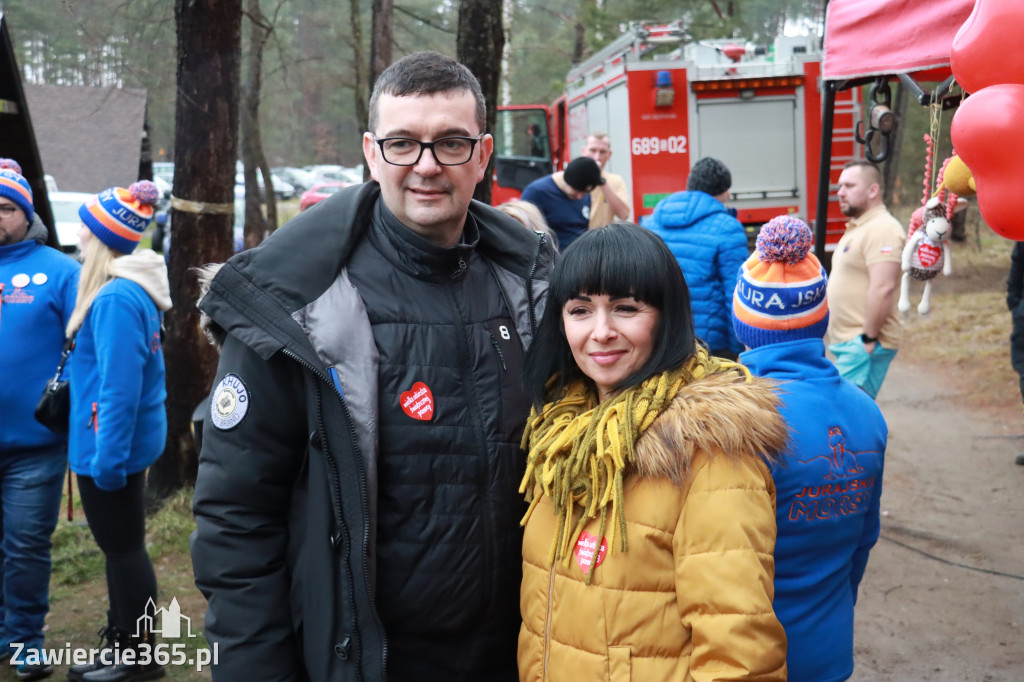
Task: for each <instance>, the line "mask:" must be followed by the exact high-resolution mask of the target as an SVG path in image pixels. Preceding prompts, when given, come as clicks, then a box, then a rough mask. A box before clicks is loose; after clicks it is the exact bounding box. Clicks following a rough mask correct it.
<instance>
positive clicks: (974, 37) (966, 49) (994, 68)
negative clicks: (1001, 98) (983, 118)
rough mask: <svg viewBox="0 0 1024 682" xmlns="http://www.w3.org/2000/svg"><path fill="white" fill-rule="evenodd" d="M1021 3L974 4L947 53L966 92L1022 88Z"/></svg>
mask: <svg viewBox="0 0 1024 682" xmlns="http://www.w3.org/2000/svg"><path fill="white" fill-rule="evenodd" d="M1021 36H1024V2H1022V1H1021V0H976V2H975V4H974V11H972V12H971V16H969V17H967V21H965V22H964V24H963V26H961V27H960V30H959V31H957V33H956V37H955V38H953V45H952V47H951V49H950V53H949V63H950V67H951V68H952V70H953V75H954V76H955V77H956V82H957V83H959V84H960V87H962V88H963V89H964V90H966V91H967V92H978V91H979V90H981V89H982V88H987V87H988V86H990V85H1000V84H1002V83H1022V84H1024V50H1022V49H1021V45H1020V41H1021Z"/></svg>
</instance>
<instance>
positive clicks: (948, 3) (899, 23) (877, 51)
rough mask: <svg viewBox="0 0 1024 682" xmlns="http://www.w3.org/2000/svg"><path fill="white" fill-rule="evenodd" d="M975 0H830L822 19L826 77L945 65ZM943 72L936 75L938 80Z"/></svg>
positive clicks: (831, 78)
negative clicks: (825, 14)
mask: <svg viewBox="0 0 1024 682" xmlns="http://www.w3.org/2000/svg"><path fill="white" fill-rule="evenodd" d="M973 9H974V0H831V1H830V2H829V4H828V15H827V16H826V18H825V63H824V67H823V74H824V78H825V79H826V80H848V79H853V78H863V77H865V76H880V75H888V74H899V73H914V72H917V71H928V70H930V69H935V68H945V70H946V75H949V50H950V46H952V44H953V38H954V37H956V32H957V31H958V30H959V29H960V26H961V25H962V24H963V23H964V22H965V21H967V17H969V16H970V14H971V10H973ZM942 78H944V76H942V77H940V78H939V80H942Z"/></svg>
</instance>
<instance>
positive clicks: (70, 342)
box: [52, 336, 75, 383]
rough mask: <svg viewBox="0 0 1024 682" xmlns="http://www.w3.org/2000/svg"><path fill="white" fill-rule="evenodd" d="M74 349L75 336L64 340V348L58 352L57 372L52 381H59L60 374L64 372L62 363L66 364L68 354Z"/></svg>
mask: <svg viewBox="0 0 1024 682" xmlns="http://www.w3.org/2000/svg"><path fill="white" fill-rule="evenodd" d="M74 349H75V337H74V336H72V337H71V338H70V339H67V340H65V341H64V350H62V351H61V354H60V362H59V363H58V364H57V373H56V374H55V375H54V376H53V382H52V383H57V382H58V381H60V375H61V374H63V373H64V365H65V364H67V361H68V356H70V355H71V351H72V350H74Z"/></svg>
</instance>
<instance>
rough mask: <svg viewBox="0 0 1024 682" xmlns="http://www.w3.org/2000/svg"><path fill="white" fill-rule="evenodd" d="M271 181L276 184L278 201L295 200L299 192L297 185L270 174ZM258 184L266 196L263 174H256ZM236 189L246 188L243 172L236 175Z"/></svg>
mask: <svg viewBox="0 0 1024 682" xmlns="http://www.w3.org/2000/svg"><path fill="white" fill-rule="evenodd" d="M270 180H271V182H273V183H274V196H275V197H277V198H278V199H294V198H295V196H296V195H297V194H298V192H297V191H296V189H295V185H293V184H291V183H290V182H288V181H286V180H285V179H284V178H282V177H279V176H277V175H274V174H273V173H271V174H270ZM256 183H257V185H258V186H259V188H260V194H261V195H263V194H264V189H265V186H264V184H263V174H262V173H259V172H257V173H256ZM235 187H245V174H244V173H242V172H238V173H235Z"/></svg>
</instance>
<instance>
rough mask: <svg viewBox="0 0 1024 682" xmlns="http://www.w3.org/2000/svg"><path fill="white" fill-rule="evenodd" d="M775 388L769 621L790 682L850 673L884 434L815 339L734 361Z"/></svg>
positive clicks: (879, 420) (874, 411)
mask: <svg viewBox="0 0 1024 682" xmlns="http://www.w3.org/2000/svg"><path fill="white" fill-rule="evenodd" d="M740 362H742V363H743V364H744V365H746V366H747V367H748V368H750V371H751V372H753V373H754V374H755V375H757V376H762V377H770V378H772V379H775V380H776V381H778V382H779V395H780V397H781V399H782V408H781V410H780V412H781V413H782V416H783V417H784V418H785V419H786V423H787V425H788V426H789V428H790V437H791V443H790V449H789V451H788V452H787V453H786V455H785V458H784V460H783V462H782V463H781V464H776V465H775V466H774V467H773V468H772V475H773V476H774V478H775V487H776V510H777V511H776V520H777V525H778V539H777V540H776V543H775V614H776V615H777V616H778V618H779V622H781V623H782V625H783V627H785V629H786V638H787V639H788V640H789V651H788V654H787V658H786V662H787V664H788V667H789V678H790V679H791V680H813V681H814V682H832V681H838V680H845V679H847V678H848V677H849V676H850V675H851V674H852V673H853V607H854V604H855V603H856V601H857V587H858V585H859V584H860V580H861V577H862V576H863V575H864V568H865V567H866V566H867V563H868V552H869V551H870V550H871V548H872V547H873V546H874V544H875V542H876V541H877V540H878V532H879V500H880V498H881V495H882V468H883V464H884V460H885V447H886V438H887V434H888V429H887V427H886V424H885V419H884V418H883V417H882V412H881V411H880V410H879V409H878V405H876V404H875V401H874V400H872V399H871V398H870V397H868V395H867V394H866V393H864V391H862V390H861V389H859V388H857V387H856V386H854V385H853V384H851V383H850V382H849V381H847V380H846V379H843V378H842V377H840V376H839V372H838V371H836V368H835V366H834V365H833V364H832V363H831V362H829V360H828V359H827V358H826V357H825V344H824V343H823V342H822V340H821V339H803V340H797V341H789V342H786V343H777V344H771V345H767V346H761V347H760V348H756V349H753V350H748V351H747V352H745V353H743V354H742V355H740Z"/></svg>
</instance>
